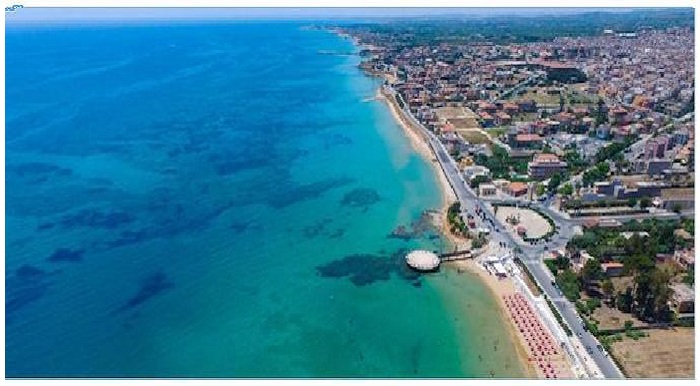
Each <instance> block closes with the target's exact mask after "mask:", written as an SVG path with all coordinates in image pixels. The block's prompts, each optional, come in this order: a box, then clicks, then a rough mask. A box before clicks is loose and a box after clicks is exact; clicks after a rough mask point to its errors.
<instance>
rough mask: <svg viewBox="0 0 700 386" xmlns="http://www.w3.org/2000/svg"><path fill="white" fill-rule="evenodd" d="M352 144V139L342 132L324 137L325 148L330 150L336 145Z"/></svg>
mask: <svg viewBox="0 0 700 386" xmlns="http://www.w3.org/2000/svg"><path fill="white" fill-rule="evenodd" d="M346 145H352V139H351V138H350V137H347V136H344V135H342V134H332V135H327V136H324V137H323V148H324V149H325V150H328V149H330V148H332V147H335V146H346Z"/></svg>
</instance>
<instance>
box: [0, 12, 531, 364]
mask: <svg viewBox="0 0 700 386" xmlns="http://www.w3.org/2000/svg"><path fill="white" fill-rule="evenodd" d="M299 27H300V26H299V25H296V24H291V23H267V24H260V23H258V24H255V23H240V24H220V25H212V24H208V25H178V26H123V27H108V28H88V27H83V28H63V29H59V30H48V29H26V28H15V29H13V28H10V29H8V30H7V40H6V46H7V48H6V58H7V59H6V60H7V74H6V84H7V91H6V97H7V102H6V110H7V113H6V114H7V115H6V117H7V118H6V127H7V129H6V141H7V142H6V195H7V198H6V210H7V217H6V243H7V244H6V251H7V257H6V273H5V275H6V288H5V289H6V308H5V310H6V321H5V327H6V347H5V348H6V371H7V375H8V376H11V377H13V376H79V377H85V376H103V377H104V376H107V377H111V376H131V377H152V376H158V377H270V376H273V377H462V376H468V377H483V376H488V374H489V371H491V370H493V371H494V372H495V373H494V374H495V375H496V376H513V375H519V374H520V372H519V370H517V369H515V368H514V366H510V367H508V368H505V367H504V366H503V363H504V361H505V362H508V361H511V360H512V358H513V353H512V351H513V350H512V349H511V348H510V347H508V344H503V343H505V342H502V343H501V345H500V346H499V347H500V349H499V350H493V349H492V347H491V344H490V343H489V342H491V343H493V342H492V340H493V339H498V338H497V336H498V335H499V334H500V333H502V332H503V331H504V330H503V325H502V324H501V323H500V321H499V319H498V316H497V312H496V310H495V305H494V303H493V300H492V299H491V298H490V297H489V295H488V293H487V291H486V289H485V288H484V287H483V286H481V285H480V284H479V283H478V282H477V281H476V280H475V279H474V278H469V277H465V276H460V275H456V274H454V273H453V272H451V271H449V270H447V271H443V272H442V273H439V274H435V275H432V276H424V277H417V276H415V275H413V274H412V273H411V272H409V271H407V270H406V269H405V268H404V266H403V264H402V256H403V251H405V250H407V249H410V248H415V247H424V248H430V249H441V248H443V247H444V246H443V241H442V240H441V239H440V238H439V237H438V236H437V234H436V232H435V231H434V230H433V229H431V228H430V227H428V226H426V224H425V221H421V214H422V213H423V211H425V210H426V209H435V208H438V207H439V206H440V204H441V203H440V198H439V197H440V194H439V191H438V185H437V183H436V180H435V176H434V175H432V171H431V169H430V166H429V165H428V164H427V163H426V162H425V161H424V160H422V159H421V158H420V157H418V156H417V155H416V154H415V152H414V151H412V149H411V147H410V144H409V142H408V140H407V139H406V138H404V137H403V135H402V133H401V131H400V128H399V127H398V126H397V125H396V123H395V122H394V121H393V120H392V117H391V115H390V113H389V112H388V109H387V108H386V106H384V105H382V103H381V102H378V101H371V100H369V98H371V97H372V96H373V95H374V93H375V91H376V88H377V86H378V83H377V82H378V81H377V80H375V79H371V78H368V77H366V76H364V75H363V74H361V73H360V72H359V70H358V69H357V68H356V64H357V63H358V60H359V58H358V57H357V56H354V55H344V54H345V53H349V52H352V51H353V50H354V48H353V47H352V45H351V44H350V42H349V41H346V40H342V39H340V38H338V37H336V36H334V35H331V34H328V33H325V32H321V31H306V30H303V29H300V28H299ZM320 50H322V51H332V52H336V53H337V54H335V55H333V54H321V53H319V51H320ZM399 225H407V226H409V227H410V228H411V229H414V230H415V232H414V234H413V237H411V238H410V239H397V238H391V237H388V235H389V234H390V233H391V232H392V230H393V229H395V228H396V227H397V226H399ZM494 337H495V338H494ZM479 356H481V359H479Z"/></svg>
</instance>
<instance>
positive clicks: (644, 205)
mask: <svg viewBox="0 0 700 386" xmlns="http://www.w3.org/2000/svg"><path fill="white" fill-rule="evenodd" d="M639 206H640V207H642V208H648V207H649V206H651V199H650V198H649V197H642V199H641V200H639Z"/></svg>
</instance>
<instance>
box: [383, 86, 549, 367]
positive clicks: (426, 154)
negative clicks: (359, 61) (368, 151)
mask: <svg viewBox="0 0 700 386" xmlns="http://www.w3.org/2000/svg"><path fill="white" fill-rule="evenodd" d="M376 99H379V100H383V101H384V102H386V104H387V105H388V106H389V110H390V111H391V114H392V116H393V117H394V119H395V120H396V122H397V123H398V124H399V126H401V128H402V129H403V132H404V133H405V134H406V136H407V137H408V139H409V141H410V142H411V145H412V146H413V148H414V149H415V150H416V151H417V152H418V153H419V154H420V156H421V157H423V158H425V159H426V161H428V162H430V165H431V167H432V168H433V171H434V173H435V176H436V178H437V179H438V181H439V184H440V190H441V192H442V208H441V210H440V224H439V226H438V228H439V230H440V232H441V233H442V234H443V235H444V236H445V237H446V238H447V239H448V241H449V242H450V243H451V244H452V245H454V246H456V247H458V248H459V247H463V246H466V244H468V243H470V240H468V239H465V238H462V237H459V236H457V235H455V234H453V233H452V232H451V231H450V230H449V228H448V226H447V209H448V208H449V206H450V205H451V204H452V203H454V202H456V201H457V196H456V194H455V192H454V191H453V190H452V186H451V185H450V183H449V182H448V181H447V177H446V176H445V174H444V172H443V170H442V168H440V166H439V165H438V164H437V161H436V156H435V153H434V152H433V150H432V148H431V147H430V146H429V145H428V143H427V142H426V141H425V139H424V138H423V136H422V134H421V133H420V132H419V131H418V130H417V129H416V128H415V127H414V126H413V124H412V123H410V122H406V120H405V119H404V118H403V117H402V116H401V114H400V112H399V106H397V104H396V101H394V100H393V98H389V97H387V96H386V95H385V94H384V93H383V92H382V91H381V88H380V89H378V90H377V96H376ZM453 264H454V265H453V267H456V268H458V269H460V268H463V269H465V270H466V271H468V272H469V273H471V274H472V275H473V276H475V277H476V278H478V280H479V281H480V282H481V283H482V284H483V285H484V286H486V288H488V291H489V292H490V293H491V296H492V297H493V299H494V301H495V302H496V304H497V308H498V313H499V315H500V317H501V321H502V322H503V324H504V325H505V326H506V329H507V331H508V335H509V336H508V338H509V340H510V341H511V342H512V343H513V345H514V346H515V354H516V355H517V357H518V360H519V364H520V368H521V369H522V371H523V376H524V377H526V378H528V379H538V378H539V376H538V374H537V371H536V370H535V368H534V366H533V365H532V364H531V363H530V361H529V359H528V354H527V351H526V348H525V347H526V342H525V341H524V338H523V337H522V336H521V335H520V334H518V333H517V331H516V329H515V326H514V324H513V322H512V320H511V318H510V316H509V315H508V312H507V310H506V308H505V303H504V302H503V298H502V295H504V294H510V293H515V289H514V288H512V289H511V290H510V291H509V290H508V289H507V288H506V286H507V284H506V283H502V282H499V281H498V280H497V279H496V278H494V277H493V276H491V275H489V274H488V273H487V272H486V271H484V270H482V269H480V268H479V267H478V266H477V263H476V261H473V260H462V261H456V262H454V263H453ZM509 284H511V286H512V283H509Z"/></svg>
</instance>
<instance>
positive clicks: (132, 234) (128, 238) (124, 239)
mask: <svg viewBox="0 0 700 386" xmlns="http://www.w3.org/2000/svg"><path fill="white" fill-rule="evenodd" d="M149 238H150V236H149V235H148V233H147V232H146V231H145V230H144V229H141V230H138V231H124V232H122V233H120V234H119V238H117V239H116V240H112V241H108V242H107V243H105V244H106V246H107V249H112V248H118V247H123V246H125V245H131V244H137V243H140V242H143V241H146V240H148V239H149Z"/></svg>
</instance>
